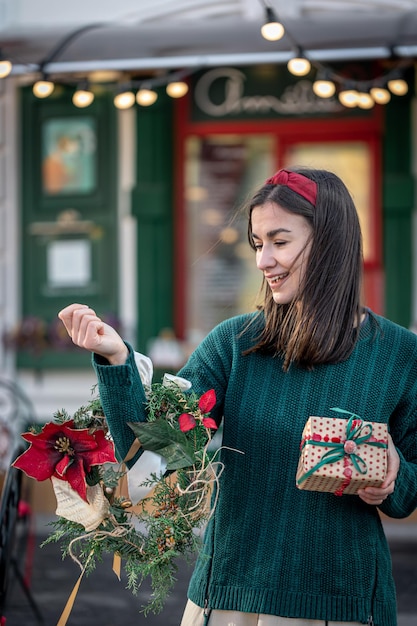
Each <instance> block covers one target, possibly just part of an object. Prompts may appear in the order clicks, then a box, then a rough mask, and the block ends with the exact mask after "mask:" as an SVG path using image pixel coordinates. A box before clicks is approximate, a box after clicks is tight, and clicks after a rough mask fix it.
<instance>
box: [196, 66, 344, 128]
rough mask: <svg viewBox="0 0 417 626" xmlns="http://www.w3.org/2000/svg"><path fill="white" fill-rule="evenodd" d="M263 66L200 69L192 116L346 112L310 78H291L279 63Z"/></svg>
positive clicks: (241, 117)
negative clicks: (316, 91) (321, 93)
mask: <svg viewBox="0 0 417 626" xmlns="http://www.w3.org/2000/svg"><path fill="white" fill-rule="evenodd" d="M262 70H265V68H260V67H254V68H248V69H246V70H242V69H237V68H233V67H220V68H214V69H210V70H208V71H205V72H203V73H200V74H199V75H198V76H197V78H196V80H195V82H194V88H193V106H192V120H193V121H202V120H207V119H265V118H277V117H280V118H282V117H285V118H294V117H301V116H303V117H311V116H314V117H316V116H328V115H335V114H340V113H342V114H343V113H346V109H345V107H343V106H342V105H341V104H340V103H339V101H338V100H337V98H336V97H332V98H319V97H317V96H316V95H315V94H314V92H313V89H312V84H313V83H312V80H310V79H309V78H302V79H297V78H295V77H291V78H288V76H286V75H285V74H284V73H283V71H282V68H281V67H278V66H273V67H268V68H267V71H262ZM286 74H288V72H286ZM291 79H292V80H291ZM349 113H350V114H351V112H349Z"/></svg>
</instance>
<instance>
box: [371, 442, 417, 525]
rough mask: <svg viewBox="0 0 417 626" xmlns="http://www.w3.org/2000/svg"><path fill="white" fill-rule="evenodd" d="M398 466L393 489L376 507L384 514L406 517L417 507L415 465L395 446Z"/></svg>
mask: <svg viewBox="0 0 417 626" xmlns="http://www.w3.org/2000/svg"><path fill="white" fill-rule="evenodd" d="M397 452H398V455H399V457H400V467H399V470H398V474H397V478H396V480H395V489H394V491H393V493H391V494H390V495H389V496H388V497H387V499H386V500H385V501H384V502H383V503H382V504H381V505H380V506H379V507H378V508H379V509H380V510H381V511H382V512H383V513H385V515H388V516H389V517H393V518H398V519H401V518H404V517H408V516H409V515H411V513H413V511H414V510H415V508H416V507H417V488H416V484H417V467H416V465H415V464H414V463H410V462H408V461H407V460H406V459H405V457H404V455H403V454H402V452H401V450H399V449H398V448H397Z"/></svg>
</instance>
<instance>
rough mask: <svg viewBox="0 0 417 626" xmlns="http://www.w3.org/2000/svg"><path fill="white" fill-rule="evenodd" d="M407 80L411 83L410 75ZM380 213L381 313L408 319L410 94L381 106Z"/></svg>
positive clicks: (402, 321)
mask: <svg viewBox="0 0 417 626" xmlns="http://www.w3.org/2000/svg"><path fill="white" fill-rule="evenodd" d="M409 84H410V85H412V84H413V78H412V76H410V77H409ZM385 113H386V120H385V129H386V135H385V138H384V154H383V163H384V168H383V170H384V171H383V215H384V239H383V243H384V267H385V314H386V316H387V317H388V318H389V319H391V320H393V321H395V322H397V323H398V324H401V325H402V326H405V327H409V326H410V324H411V322H412V290H413V276H412V254H413V227H412V226H413V224H412V211H413V207H414V179H413V175H412V171H411V133H412V131H411V94H409V95H408V96H406V97H396V96H393V98H392V100H391V102H390V103H389V105H387V106H386V107H385Z"/></svg>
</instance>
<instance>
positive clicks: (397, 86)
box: [387, 78, 408, 96]
mask: <svg viewBox="0 0 417 626" xmlns="http://www.w3.org/2000/svg"><path fill="white" fill-rule="evenodd" d="M387 85H388V89H389V90H390V91H391V93H393V94H395V95H396V96H405V94H406V93H407V91H408V85H407V83H406V81H405V80H404V79H403V78H393V79H392V80H389V81H388V83H387Z"/></svg>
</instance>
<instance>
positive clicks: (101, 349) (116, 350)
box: [58, 303, 128, 365]
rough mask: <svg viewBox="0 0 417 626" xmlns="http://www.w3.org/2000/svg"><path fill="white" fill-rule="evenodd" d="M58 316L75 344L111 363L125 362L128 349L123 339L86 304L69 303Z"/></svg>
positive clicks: (119, 363)
mask: <svg viewBox="0 0 417 626" xmlns="http://www.w3.org/2000/svg"><path fill="white" fill-rule="evenodd" d="M58 317H59V319H60V320H61V321H62V322H63V324H64V326H65V328H66V329H67V332H68V334H69V336H70V337H71V339H72V341H73V342H74V343H75V345H77V346H79V347H80V348H85V349H86V350H90V351H91V352H96V353H97V354H100V355H101V356H103V357H105V358H107V359H108V361H109V362H110V363H111V364H112V365H121V364H123V363H125V362H126V359H127V356H128V349H127V347H126V344H125V343H124V341H123V339H122V338H121V337H120V335H119V334H118V333H117V332H116V331H115V330H114V328H112V327H111V326H109V325H108V324H105V323H104V322H103V321H102V320H101V319H100V318H99V317H98V316H97V315H96V312H95V311H94V310H93V309H91V308H90V307H89V306H87V305H86V304H78V303H75V304H70V305H69V306H67V307H65V309H62V311H60V312H59V313H58Z"/></svg>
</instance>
